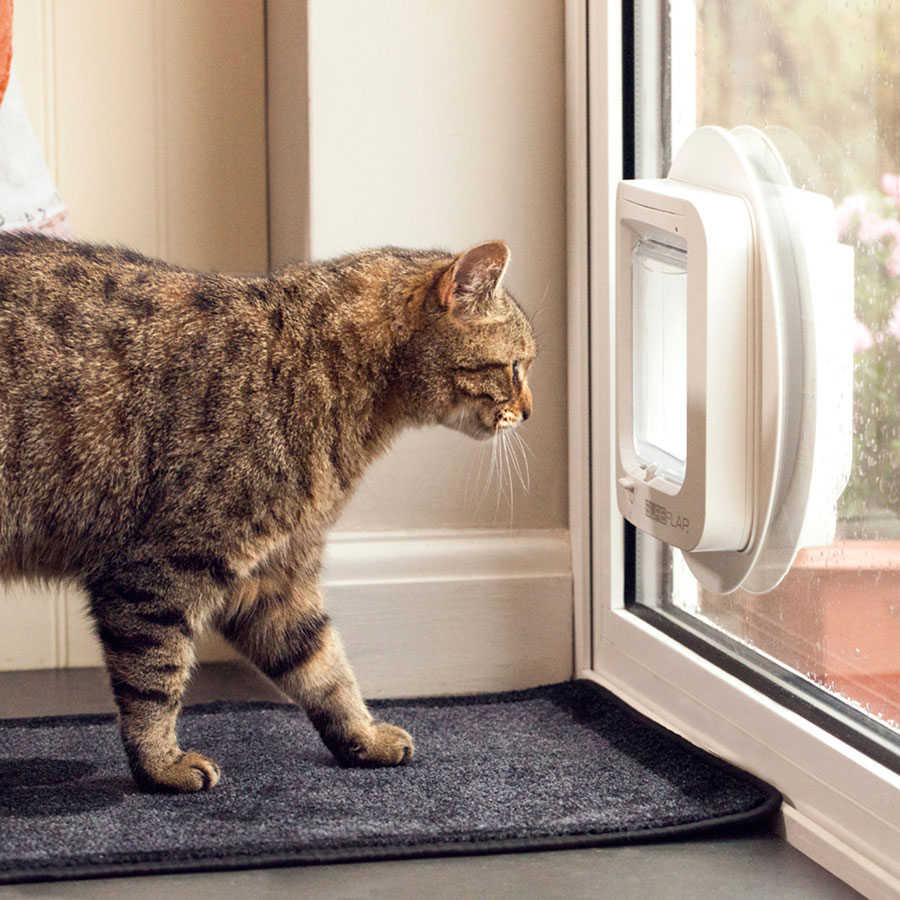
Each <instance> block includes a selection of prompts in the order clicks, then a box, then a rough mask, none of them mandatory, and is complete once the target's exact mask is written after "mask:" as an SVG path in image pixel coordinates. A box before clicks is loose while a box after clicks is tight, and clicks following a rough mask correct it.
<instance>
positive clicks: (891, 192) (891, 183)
mask: <svg viewBox="0 0 900 900" xmlns="http://www.w3.org/2000/svg"><path fill="white" fill-rule="evenodd" d="M881 190H882V191H883V192H884V193H885V194H887V195H888V197H892V198H893V200H894V205H895V206H896V207H897V209H900V175H893V174H891V173H890V172H885V173H884V175H882V176H881Z"/></svg>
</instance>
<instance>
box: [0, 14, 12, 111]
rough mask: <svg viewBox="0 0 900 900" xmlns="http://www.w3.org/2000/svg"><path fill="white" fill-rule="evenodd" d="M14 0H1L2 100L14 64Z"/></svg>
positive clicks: (0, 89) (0, 74)
mask: <svg viewBox="0 0 900 900" xmlns="http://www.w3.org/2000/svg"><path fill="white" fill-rule="evenodd" d="M12 19H13V0H0V102H2V101H3V95H4V94H5V93H6V85H7V84H9V67H10V65H11V64H12Z"/></svg>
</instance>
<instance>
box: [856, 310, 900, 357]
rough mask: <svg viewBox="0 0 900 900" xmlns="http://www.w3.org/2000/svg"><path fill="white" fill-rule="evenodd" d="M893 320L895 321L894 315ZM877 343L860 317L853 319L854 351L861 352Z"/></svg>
mask: <svg viewBox="0 0 900 900" xmlns="http://www.w3.org/2000/svg"><path fill="white" fill-rule="evenodd" d="M891 321H892V322H893V321H894V319H893V316H892V317H891ZM874 343H875V341H874V340H872V332H871V331H869V329H868V328H867V327H866V326H865V325H864V324H863V323H862V322H860V321H859V319H854V320H853V351H854V352H855V353H859V352H861V351H862V350H868V349H869V347H871V346H873V345H874Z"/></svg>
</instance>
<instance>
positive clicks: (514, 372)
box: [512, 360, 521, 387]
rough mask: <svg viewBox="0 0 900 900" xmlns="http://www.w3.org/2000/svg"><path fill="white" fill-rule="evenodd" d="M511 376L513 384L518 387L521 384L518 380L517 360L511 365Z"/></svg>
mask: <svg viewBox="0 0 900 900" xmlns="http://www.w3.org/2000/svg"><path fill="white" fill-rule="evenodd" d="M512 376H513V384H514V385H515V386H516V387H518V386H519V385H520V384H521V382H520V380H519V361H518V360H516V361H515V362H514V363H513V364H512Z"/></svg>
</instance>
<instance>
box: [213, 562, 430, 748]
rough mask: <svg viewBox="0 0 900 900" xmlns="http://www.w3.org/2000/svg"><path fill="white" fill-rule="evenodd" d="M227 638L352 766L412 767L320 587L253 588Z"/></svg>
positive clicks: (233, 607) (226, 623)
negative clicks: (356, 668) (365, 689)
mask: <svg viewBox="0 0 900 900" xmlns="http://www.w3.org/2000/svg"><path fill="white" fill-rule="evenodd" d="M220 629H221V631H222V634H223V635H224V636H225V637H226V639H228V640H229V641H230V642H231V643H232V644H234V645H235V646H236V647H237V648H238V649H239V650H240V651H241V652H242V653H244V654H245V655H246V656H247V657H248V658H249V659H250V661H251V662H253V663H254V664H255V665H256V666H257V667H258V668H259V669H260V670H261V671H262V672H263V673H264V674H266V675H268V676H269V678H271V679H272V680H273V681H274V682H275V683H276V684H277V685H278V686H279V687H280V688H281V689H282V690H283V691H284V692H285V693H286V694H287V695H288V696H289V697H290V698H291V699H292V700H294V701H295V702H296V703H298V704H299V705H300V706H301V707H303V709H304V710H305V711H306V714H307V715H308V716H309V718H310V721H311V722H312V723H313V725H315V727H316V729H317V730H318V732H319V734H320V735H321V737H322V740H323V742H324V743H325V745H326V746H327V747H328V749H329V750H331V752H332V753H333V754H334V756H335V758H336V759H337V760H338V761H339V762H340V763H341V764H342V765H347V766H396V765H403V764H406V763H408V762H410V760H411V759H412V756H413V740H412V738H411V737H410V736H409V734H407V732H406V731H404V730H403V729H402V728H398V727H397V726H395V725H390V724H388V723H387V722H377V721H375V720H374V719H373V717H372V715H371V714H370V712H369V710H368V708H367V707H366V704H365V701H364V700H363V698H362V695H361V693H360V690H359V686H358V685H357V682H356V677H355V676H354V674H353V670H352V669H351V668H350V664H349V663H348V662H347V658H346V656H345V654H344V649H343V647H342V645H341V642H340V639H339V638H338V635H337V632H336V631H335V630H334V628H333V627H332V626H331V624H330V622H329V620H328V616H327V615H326V614H325V612H324V611H323V608H322V602H321V595H320V593H319V589H318V586H317V584H315V583H314V582H312V581H307V582H305V583H286V584H280V585H277V587H276V586H273V583H272V582H271V581H270V580H269V579H267V580H266V583H265V584H263V585H260V586H254V587H253V588H252V589H251V590H250V591H249V594H248V590H247V588H246V587H245V589H244V596H243V598H241V599H239V600H237V601H236V602H234V603H232V604H230V605H229V606H226V612H225V615H224V616H223V617H222V620H221V622H220Z"/></svg>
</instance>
